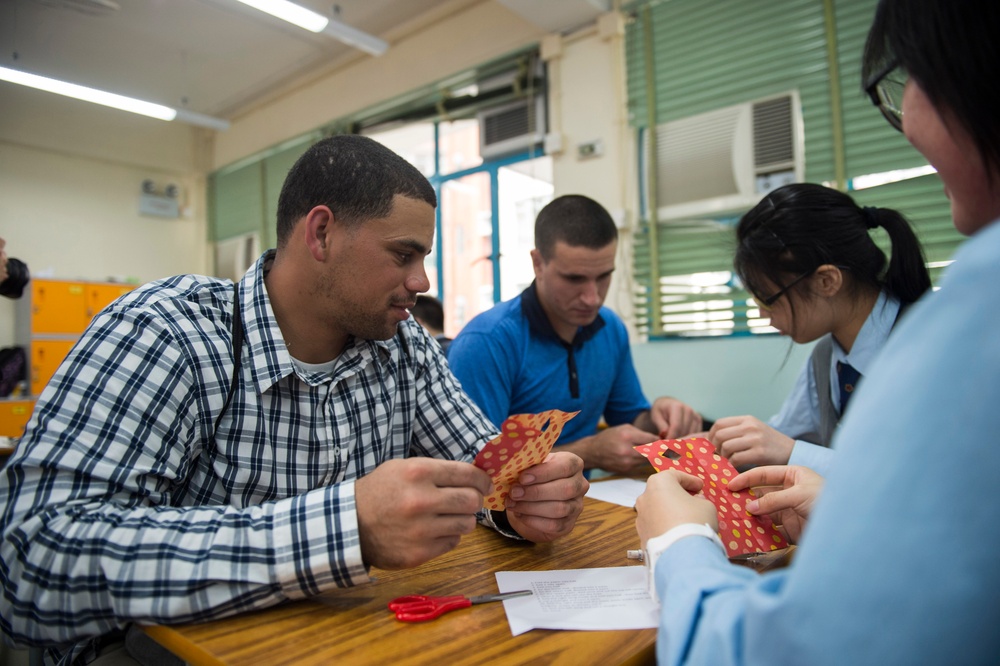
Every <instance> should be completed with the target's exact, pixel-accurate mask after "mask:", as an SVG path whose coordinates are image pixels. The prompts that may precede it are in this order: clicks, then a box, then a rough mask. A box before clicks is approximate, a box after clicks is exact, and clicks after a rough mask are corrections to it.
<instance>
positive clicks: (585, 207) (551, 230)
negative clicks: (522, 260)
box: [535, 194, 618, 261]
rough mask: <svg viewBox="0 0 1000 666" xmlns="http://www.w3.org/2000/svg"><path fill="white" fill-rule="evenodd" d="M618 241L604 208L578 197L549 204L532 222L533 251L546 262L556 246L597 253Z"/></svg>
mask: <svg viewBox="0 0 1000 666" xmlns="http://www.w3.org/2000/svg"><path fill="white" fill-rule="evenodd" d="M617 239H618V227H616V226H615V221H614V220H612V219H611V215H610V214H609V213H608V211H607V210H605V209H604V206H602V205H601V204H599V203H597V202H596V201H594V200H593V199H591V198H590V197H585V196H583V195H582V194H567V195H564V196H561V197H557V198H555V199H553V200H552V201H550V202H549V203H548V204H547V205H546V206H545V207H544V208H542V210H541V211H539V213H538V217H537V218H536V219H535V249H537V250H538V251H539V252H540V253H541V255H542V258H543V259H545V260H546V261H547V260H549V259H550V258H552V254H553V252H554V250H555V246H556V243H557V242H559V241H562V242H563V243H566V244H567V245H570V246H573V247H586V248H589V249H592V250H599V249H601V248H602V247H607V246H608V244H610V243H611V242H613V241H615V240H617Z"/></svg>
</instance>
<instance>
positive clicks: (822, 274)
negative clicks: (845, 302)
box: [813, 264, 844, 298]
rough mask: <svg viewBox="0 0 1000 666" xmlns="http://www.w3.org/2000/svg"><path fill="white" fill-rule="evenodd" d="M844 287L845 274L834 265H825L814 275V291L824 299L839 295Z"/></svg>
mask: <svg viewBox="0 0 1000 666" xmlns="http://www.w3.org/2000/svg"><path fill="white" fill-rule="evenodd" d="M843 286H844V273H843V272H842V271H841V270H840V268H838V267H837V266H834V265H833V264H823V265H822V266H820V267H819V268H817V269H816V272H815V273H814V274H813V291H814V292H815V293H817V294H818V295H820V296H823V297H824V298H832V297H834V296H836V295H837V292H839V291H840V289H841V287H843Z"/></svg>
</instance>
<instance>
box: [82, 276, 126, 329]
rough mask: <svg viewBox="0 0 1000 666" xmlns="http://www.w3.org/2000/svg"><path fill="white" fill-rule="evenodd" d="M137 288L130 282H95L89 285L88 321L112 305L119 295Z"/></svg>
mask: <svg viewBox="0 0 1000 666" xmlns="http://www.w3.org/2000/svg"><path fill="white" fill-rule="evenodd" d="M133 289H135V287H134V286H132V285H130V284H103V283H99V282H93V283H91V284H88V285H87V323H88V324H89V323H90V320H91V319H93V318H94V316H95V315H96V314H97V313H98V312H100V311H101V310H103V309H104V308H105V307H107V306H108V305H110V304H111V303H112V302H113V301H114V300H115V299H117V298H118V297H119V296H124V295H125V294H127V293H128V292H130V291H132V290H133Z"/></svg>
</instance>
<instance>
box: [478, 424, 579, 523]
mask: <svg viewBox="0 0 1000 666" xmlns="http://www.w3.org/2000/svg"><path fill="white" fill-rule="evenodd" d="M577 413H578V412H573V413H567V412H562V411H559V410H558V409H553V410H549V411H547V412H541V413H539V414H515V415H514V416H508V417H507V419H506V420H505V421H504V422H503V425H502V426H500V434H499V435H497V436H496V437H495V438H494V439H493V440H492V441H491V442H490V443H489V444H487V445H486V446H484V447H483V450H482V451H480V452H479V455H477V456H476V461H475V465H476V467H478V468H480V469H482V470H485V471H486V472H487V473H488V474H489V475H490V476H491V477H492V478H493V494H492V495H490V496H489V497H487V498H486V502H485V506H486V508H487V509H493V510H496V511H502V510H503V509H504V508H505V506H506V500H507V497H508V495H509V494H510V487H511V485H513V484H514V483H516V482H517V480H518V477H520V476H521V472H523V471H524V470H526V469H528V468H529V467H532V466H534V465H537V464H538V463H540V462H542V461H543V460H545V457H546V456H547V455H549V451H551V450H552V445H553V444H555V442H556V440H557V439H559V433H561V432H562V428H563V425H564V424H565V423H566V422H567V421H569V420H570V419H571V418H573V417H574V416H576V415H577Z"/></svg>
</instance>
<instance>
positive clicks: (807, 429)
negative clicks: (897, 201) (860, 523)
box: [708, 183, 931, 474]
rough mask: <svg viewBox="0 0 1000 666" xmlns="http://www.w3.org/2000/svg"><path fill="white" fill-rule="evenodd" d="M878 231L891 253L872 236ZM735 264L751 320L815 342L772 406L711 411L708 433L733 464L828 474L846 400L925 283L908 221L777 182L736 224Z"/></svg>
mask: <svg viewBox="0 0 1000 666" xmlns="http://www.w3.org/2000/svg"><path fill="white" fill-rule="evenodd" d="M877 228H881V229H883V230H885V232H886V233H887V234H888V236H889V239H890V241H891V243H892V256H891V258H890V259H889V260H886V256H885V253H884V252H882V250H881V248H879V246H878V245H876V244H875V241H874V239H873V238H872V236H871V231H872V230H873V229H877ZM736 239H737V247H736V256H735V259H734V262H733V264H734V267H735V270H736V274H737V275H738V276H739V278H740V280H741V281H742V282H743V285H744V286H745V287H746V289H747V291H749V292H750V293H751V294H753V296H754V301H755V303H756V305H757V307H758V309H759V310H760V316H761V317H762V318H767V319H770V320H771V325H772V326H774V327H775V328H777V329H778V331H780V332H781V333H782V334H783V335H787V336H789V337H790V338H791V339H792V340H794V341H795V342H798V343H800V344H803V343H807V342H813V341H814V340H819V342H818V343H817V344H816V345H815V347H813V352H812V356H811V358H810V360H809V361H808V362H807V363H806V364H805V366H804V367H803V368H802V372H801V373H800V374H799V378H798V380H797V381H796V383H795V386H794V387H793V389H792V392H791V393H790V394H789V395H788V397H787V398H786V399H785V402H784V404H783V405H782V407H781V410H780V411H779V412H778V413H777V414H776V415H775V416H773V417H772V418H771V419H770V420H768V422H767V423H764V422H762V421H761V420H759V419H757V418H755V417H753V416H729V417H725V418H721V419H718V420H717V421H716V422H715V424H714V425H713V426H712V429H711V430H710V431H709V433H708V439H709V440H711V442H712V443H713V444H714V445H715V448H716V450H717V451H719V452H720V453H721V454H722V455H723V456H725V457H727V458H729V461H730V462H732V463H733V465H735V466H736V467H739V468H742V467H747V466H750V465H783V464H786V463H788V464H792V465H803V466H805V467H809V468H811V469H813V470H815V471H817V472H819V473H820V474H825V473H826V471H827V469H828V466H829V464H830V463H831V461H832V457H833V456H832V454H833V451H832V450H831V449H830V448H828V447H829V446H830V441H831V440H832V439H833V433H834V430H835V428H836V427H837V424H838V423H839V422H840V418H841V416H842V415H843V413H844V411H845V409H846V407H847V404H848V401H849V400H850V399H851V397H852V396H853V392H854V389H855V388H856V387H857V386H858V384H859V383H860V381H861V378H862V377H864V375H865V374H866V373H867V372H868V368H869V367H870V366H871V364H872V362H873V361H874V360H875V357H876V356H877V355H878V352H879V350H881V348H882V346H883V345H884V344H885V342H886V340H887V339H888V337H889V332H890V331H891V330H892V329H893V327H894V326H895V325H896V322H898V321H899V318H900V315H901V314H902V313H903V311H904V310H906V309H907V307H908V306H909V305H910V304H911V303H913V302H914V301H916V300H917V299H918V298H920V297H921V296H922V295H923V294H924V293H925V292H926V291H927V290H928V289H929V288H930V286H931V280H930V276H929V275H928V274H927V268H926V266H925V265H924V257H923V252H922V250H921V248H920V242H919V241H918V240H917V237H916V235H915V234H914V232H913V229H912V227H910V224H909V223H908V222H907V221H906V219H905V218H904V217H903V216H902V215H900V214H899V213H898V212H896V211H894V210H892V209H889V208H873V207H868V206H866V207H864V208H862V207H859V206H858V205H857V204H856V203H855V202H854V200H853V199H852V198H851V197H850V196H848V195H846V194H844V193H843V192H839V191H837V190H834V189H831V188H829V187H824V186H822V185H814V184H811V183H799V184H794V185H785V186H784V187H780V188H778V189H776V190H774V191H773V192H771V193H770V194H768V195H767V196H766V197H764V199H763V200H762V201H761V202H760V203H758V204H757V205H756V206H755V207H754V208H753V209H751V210H750V212H748V213H747V214H746V215H744V216H743V218H742V219H741V220H740V223H739V225H738V226H737V227H736Z"/></svg>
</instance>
